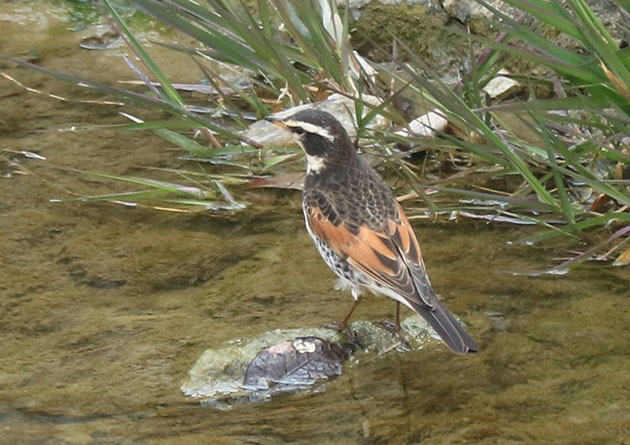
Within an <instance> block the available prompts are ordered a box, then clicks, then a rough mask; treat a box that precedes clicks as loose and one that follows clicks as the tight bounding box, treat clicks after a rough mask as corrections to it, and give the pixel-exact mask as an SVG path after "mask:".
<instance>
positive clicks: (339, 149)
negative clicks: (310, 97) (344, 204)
mask: <svg viewBox="0 0 630 445" xmlns="http://www.w3.org/2000/svg"><path fill="white" fill-rule="evenodd" d="M267 120H268V121H270V122H272V123H274V124H276V125H278V126H280V127H282V128H284V129H286V130H288V131H290V132H291V133H292V134H293V137H294V138H295V141H296V142H297V144H298V145H299V146H300V147H301V148H302V150H304V152H305V153H306V159H307V161H308V172H309V173H315V174H317V173H319V172H321V171H322V170H324V169H325V168H327V167H328V166H330V165H333V164H339V163H344V162H349V161H351V160H352V159H354V156H355V155H356V150H355V148H354V145H353V144H352V142H351V141H350V138H349V137H348V134H347V133H346V130H345V129H344V128H343V126H342V125H341V124H340V123H339V121H338V120H337V119H335V118H334V117H333V116H332V115H331V114H330V113H327V112H325V111H319V110H303V111H299V112H297V113H295V114H294V115H292V116H289V117H287V118H284V119H277V118H274V117H269V118H267Z"/></svg>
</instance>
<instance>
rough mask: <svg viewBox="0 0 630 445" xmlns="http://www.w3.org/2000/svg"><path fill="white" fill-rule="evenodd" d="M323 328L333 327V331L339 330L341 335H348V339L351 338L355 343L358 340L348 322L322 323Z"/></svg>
mask: <svg viewBox="0 0 630 445" xmlns="http://www.w3.org/2000/svg"><path fill="white" fill-rule="evenodd" d="M322 328H324V329H332V330H333V331H337V332H339V333H340V334H341V335H343V336H345V337H347V338H348V340H350V341H351V342H352V343H354V342H355V340H356V334H355V333H354V331H353V330H352V329H350V327H349V326H348V325H347V324H346V325H345V326H343V325H342V323H337V322H334V321H333V322H332V323H326V324H324V325H322Z"/></svg>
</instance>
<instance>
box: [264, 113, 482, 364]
mask: <svg viewBox="0 0 630 445" xmlns="http://www.w3.org/2000/svg"><path fill="white" fill-rule="evenodd" d="M266 120H268V121H269V122H271V123H273V124H275V125H277V126H279V127H282V128H284V129H285V130H288V131H290V132H291V134H292V135H293V138H294V140H295V142H296V143H297V145H299V146H300V148H302V150H303V151H304V152H305V154H306V163H307V166H306V177H305V179H304V188H303V191H302V209H303V212H304V219H305V225H306V228H307V230H308V233H309V234H310V236H311V237H312V238H313V241H314V242H315V246H316V247H317V250H318V251H319V253H320V254H321V256H322V258H323V259H324V261H325V262H326V264H327V265H328V267H329V268H330V269H331V270H332V271H333V272H334V273H335V274H336V275H337V276H338V277H339V281H338V284H337V286H336V288H337V289H344V290H349V291H350V292H351V294H352V297H353V298H354V301H353V304H352V307H351V309H350V311H349V313H348V315H346V317H345V318H344V319H343V321H342V322H341V323H339V324H338V325H337V327H338V328H339V329H340V330H344V329H346V328H347V326H348V321H349V320H350V317H351V316H352V313H353V312H354V310H355V309H356V307H357V305H358V304H359V302H360V301H361V298H362V295H363V293H364V291H365V290H368V291H371V292H372V293H374V294H382V295H385V296H388V297H390V298H392V299H393V300H395V301H396V323H395V326H394V329H395V332H396V333H397V334H398V335H400V305H401V304H402V305H404V306H406V307H407V308H409V309H411V310H412V311H414V312H417V313H418V314H420V315H421V316H422V317H423V318H424V319H425V320H426V321H427V322H428V323H429V325H431V327H432V328H433V329H434V330H435V332H436V333H437V334H438V335H439V337H440V338H441V339H442V340H443V341H444V343H446V345H447V346H448V347H449V348H450V349H451V350H452V351H453V352H455V353H457V354H466V353H469V352H476V351H477V349H478V347H477V344H476V343H475V341H474V340H473V339H472V337H471V336H470V335H469V334H468V333H467V332H466V330H465V329H464V328H463V327H462V326H461V325H460V324H459V322H458V321H457V320H456V319H455V317H454V316H453V314H451V313H450V312H449V311H448V309H447V308H446V307H445V306H444V304H443V303H442V302H441V301H440V300H439V299H438V297H437V295H436V293H435V292H434V290H433V287H432V286H431V282H430V281H429V277H428V275H427V272H426V269H425V265H424V261H423V259H422V253H421V251H420V246H419V244H418V240H417V238H416V235H415V234H414V231H413V229H412V227H411V225H410V224H409V220H408V219H407V217H406V216H405V213H404V211H403V209H402V207H401V205H400V204H399V203H398V201H397V200H396V197H395V196H394V193H393V192H392V190H391V189H390V188H389V187H388V185H387V184H386V183H385V181H384V180H383V179H382V178H381V176H380V175H379V174H378V173H377V172H376V170H374V169H373V168H372V167H371V166H369V165H368V164H367V163H366V162H365V161H364V160H363V159H361V157H360V156H359V154H358V152H357V149H356V147H355V145H354V144H353V143H352V141H351V140H350V137H349V136H348V134H347V132H346V131H345V129H344V128H343V126H342V125H341V123H339V121H338V120H337V119H336V118H335V117H334V116H332V115H331V114H330V113H328V112H325V111H321V110H317V109H306V110H302V111H298V112H296V113H294V114H292V115H290V116H288V117H284V118H277V117H274V116H268V117H267V118H266Z"/></svg>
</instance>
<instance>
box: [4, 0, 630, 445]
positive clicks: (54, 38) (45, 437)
mask: <svg viewBox="0 0 630 445" xmlns="http://www.w3.org/2000/svg"><path fill="white" fill-rule="evenodd" d="M25 5H31V7H35V6H32V4H28V3H26V4H25V3H17V4H14V3H10V4H1V5H0V24H1V26H2V28H3V32H2V33H0V47H1V48H2V51H3V52H5V53H8V54H11V55H20V56H24V55H26V54H28V52H29V51H30V50H31V49H36V50H37V51H38V52H39V54H40V56H39V57H40V59H39V63H41V64H43V65H46V66H49V67H52V68H57V69H67V70H71V71H72V72H74V73H81V75H83V76H85V77H90V78H97V79H101V80H109V81H113V80H115V79H120V78H127V79H129V78H132V75H131V74H130V73H129V72H128V71H127V68H126V67H125V66H124V64H123V63H122V62H121V61H120V60H119V58H117V57H116V56H115V54H114V53H115V51H111V52H110V51H108V52H98V51H95V52H88V51H84V50H79V49H78V39H79V38H80V36H78V35H77V34H76V33H70V32H67V31H66V30H65V27H64V26H63V23H61V22H60V20H59V15H57V14H56V13H55V12H54V11H53V12H52V13H51V12H50V9H44V11H42V15H41V16H40V15H31V16H32V17H38V19H37V20H38V21H37V22H36V23H35V22H28V21H27V22H23V21H21V20H17V19H15V18H14V16H15V14H14V12H13V9H15V8H18V7H20V8H21V7H25ZM42 17H44V18H42ZM5 30H6V32H5ZM29 32H30V34H29ZM164 59H166V57H164ZM0 67H1V69H2V70H4V71H6V72H7V73H9V74H10V75H11V76H13V77H15V78H19V79H20V80H21V81H23V82H24V83H26V84H28V85H30V86H35V87H36V88H39V89H43V90H46V91H49V92H56V93H59V94H62V95H67V96H71V97H75V98H76V97H80V98H85V97H91V98H93V97H95V96H93V95H90V94H89V92H88V93H86V92H85V91H81V90H77V89H73V88H68V86H67V85H64V84H62V83H58V82H55V81H53V80H51V79H49V78H47V77H45V76H42V75H39V74H36V73H33V72H32V71H29V70H25V69H18V68H15V67H14V66H12V65H9V64H7V63H5V62H0ZM167 72H169V75H171V76H174V77H173V78H177V79H178V80H180V81H182V82H187V81H193V80H196V79H195V78H194V76H193V74H192V73H191V70H187V69H185V68H183V67H182V65H181V63H172V64H169V69H167ZM190 77H193V78H190ZM117 111H118V110H117V109H116V108H113V107H112V108H104V107H95V106H89V105H82V104H68V103H62V102H58V101H54V100H52V99H50V98H47V97H42V96H37V95H35V94H32V93H26V92H24V91H23V90H21V89H20V88H19V87H17V86H15V85H14V84H12V83H10V82H9V81H7V80H5V79H4V78H0V148H2V149H3V150H12V151H22V150H27V151H31V152H35V153H38V154H39V155H42V156H44V157H46V159H47V161H39V160H36V159H27V158H24V157H22V156H19V155H15V154H13V153H10V152H6V151H3V152H2V153H0V173H1V176H2V178H0V181H1V182H0V184H1V186H0V233H1V239H2V242H1V243H0V244H1V246H2V250H3V252H2V253H3V255H2V258H1V259H0V261H1V267H0V443H2V444H5V443H6V444H20V443H37V444H39V443H55V444H130V443H134V444H135V443H157V444H169V443H227V444H229V443H258V444H275V443H284V442H294V443H331V444H333V443H334V444H350V443H426V444H438V443H439V444H441V443H500V444H504V443H551V442H554V443H576V444H577V443H598V444H600V443H619V444H621V443H630V441H629V439H627V438H628V437H630V372H629V371H628V369H630V352H629V351H630V333H629V330H628V329H627V326H628V321H629V320H630V310H629V309H628V307H629V302H630V300H629V297H630V291H629V289H630V286H629V284H630V283H629V282H630V275H629V273H628V270H627V269H612V268H609V267H601V266H595V265H586V266H584V267H581V268H580V269H577V270H575V271H572V272H571V273H570V274H569V275H567V276H565V277H542V278H528V277H526V276H515V275H513V272H522V271H527V270H538V269H540V268H541V265H549V264H551V258H552V257H553V256H555V255H558V254H559V253H562V251H561V250H560V249H558V250H551V249H549V250H545V249H544V248H542V247H538V246H534V247H523V246H515V245H508V244H507V241H511V240H516V239H519V238H521V237H522V236H523V235H524V233H525V232H524V231H523V230H524V229H522V228H512V227H500V226H498V225H486V224H481V223H475V224H473V223H469V222H460V223H449V224H431V223H429V222H426V221H420V222H417V223H415V228H416V232H417V233H418V235H419V237H420V238H421V243H422V246H423V251H424V254H425V257H426V260H427V265H428V270H429V273H430V275H431V278H432V281H433V283H434V285H435V287H436V289H437V291H438V293H440V294H441V295H442V296H443V298H444V299H445V301H446V303H447V305H448V307H449V308H450V309H451V310H452V311H453V312H454V313H456V314H457V315H458V316H460V317H461V318H462V319H463V320H464V321H465V322H466V323H467V325H468V327H469V330H470V332H471V333H472V334H473V336H474V337H475V338H476V339H477V340H478V343H479V345H480V347H481V352H480V353H479V354H476V355H473V356H467V357H458V356H455V355H453V354H451V353H449V352H448V350H447V349H446V347H445V346H443V345H442V344H439V343H437V342H436V343H434V344H432V345H430V346H429V347H427V348H426V349H424V350H422V351H413V352H409V353H406V354H401V353H396V352H392V353H390V354H387V355H384V356H381V357H377V356H374V357H373V358H372V359H370V360H367V361H364V362H359V363H352V364H350V365H349V366H347V368H346V371H345V372H344V374H343V375H342V376H341V377H340V378H339V379H337V380H335V381H333V382H331V383H330V384H329V385H328V386H327V389H326V391H325V392H323V393H317V394H297V395H290V396H286V397H279V398H276V399H274V400H272V401H271V402H269V403H262V404H256V405H249V406H237V407H234V408H233V409H232V410H230V411H218V410H214V409H212V408H204V407H201V406H200V405H199V404H198V403H197V402H196V401H194V400H191V399H188V398H185V397H184V396H183V395H182V394H181V393H180V391H179V386H180V384H181V381H182V380H183V379H184V377H185V376H186V373H187V371H188V369H189V368H190V367H191V366H192V364H193V363H194V362H195V360H196V359H197V358H198V357H199V355H200V354H201V353H202V352H203V351H204V349H206V348H207V347H210V346H216V345H218V344H220V343H222V342H224V341H225V340H228V339H231V338H235V337H251V336H257V335H260V334H261V333H262V332H265V331H267V330H271V329H276V328H293V327H313V326H318V325H320V324H322V323H326V322H330V321H331V320H338V319H339V318H340V317H341V316H342V315H343V314H344V312H345V311H346V310H347V308H348V305H349V304H350V297H349V296H348V295H345V294H342V293H338V292H334V291H333V290H332V287H333V283H334V279H333V276H332V274H331V273H330V272H329V271H328V269H327V268H326V266H325V265H324V263H323V262H322V261H321V259H320V258H319V256H318V254H317V252H316V250H315V249H314V248H313V246H312V245H311V241H310V239H309V237H308V235H307V234H306V232H305V230H304V229H303V223H302V220H301V212H300V210H299V194H297V193H293V192H290V193H276V192H274V191H271V190H261V191H256V192H252V193H251V194H250V196H249V199H250V200H251V201H254V202H256V203H257V205H256V206H255V209H250V210H247V211H245V212H242V213H237V214H234V215H230V216H225V217H221V216H219V217H217V216H215V215H211V214H200V215H192V216H191V215H172V214H165V213H161V212H157V211H151V210H146V209H137V208H123V207H117V206H114V205H107V204H86V203H82V202H80V201H76V200H75V201H68V199H69V198H72V195H69V194H68V193H67V191H74V192H81V193H86V192H88V193H90V194H97V193H103V192H106V191H111V189H112V187H113V186H112V184H111V183H107V184H105V183H103V182H101V181H95V180H94V179H92V178H89V177H86V176H82V175H77V174H72V173H69V172H66V171H60V170H55V169H51V168H49V167H46V165H47V163H50V164H52V163H54V164H56V165H62V166H68V167H75V168H89V169H91V170H96V171H104V172H111V173H116V174H137V173H138V171H139V167H140V166H142V165H150V166H165V167H176V166H178V165H179V161H177V160H176V159H175V156H174V153H173V151H172V150H170V146H169V144H168V143H166V142H164V141H163V140H161V139H159V138H157V137H154V136H152V135H150V134H146V133H142V134H140V133H123V132H119V131H115V130H103V131H93V132H58V131H57V129H58V128H62V127H63V128H65V127H69V126H71V125H81V124H88V123H114V122H117V123H120V122H122V120H121V119H120V118H119V117H118V116H117V114H116V113H117ZM13 163H18V164H19V168H18V167H16V166H15V165H13ZM16 170H20V171H22V172H23V173H26V174H19V173H15V172H16ZM11 172H13V173H12V174H10V175H9V174H8V173H11ZM53 198H61V199H64V200H65V201H64V202H61V203H51V202H50V200H51V199H53ZM393 311H394V304H393V303H391V302H390V301H389V300H384V299H380V298H367V299H365V301H364V302H363V303H362V305H361V306H360V307H359V309H358V310H357V314H356V318H358V319H371V320H379V319H388V318H391V317H392V316H393V313H394V312H393Z"/></svg>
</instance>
